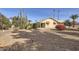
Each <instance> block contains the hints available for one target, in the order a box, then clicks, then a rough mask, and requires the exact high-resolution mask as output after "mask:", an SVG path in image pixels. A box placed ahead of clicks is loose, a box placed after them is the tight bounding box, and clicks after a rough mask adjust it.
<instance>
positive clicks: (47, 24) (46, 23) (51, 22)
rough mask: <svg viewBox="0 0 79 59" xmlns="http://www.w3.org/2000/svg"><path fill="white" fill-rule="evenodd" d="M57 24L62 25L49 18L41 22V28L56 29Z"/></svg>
mask: <svg viewBox="0 0 79 59" xmlns="http://www.w3.org/2000/svg"><path fill="white" fill-rule="evenodd" d="M57 24H61V23H60V22H59V21H57V20H55V19H53V18H47V19H44V20H42V21H40V27H41V28H51V29H55V26H56V25H57Z"/></svg>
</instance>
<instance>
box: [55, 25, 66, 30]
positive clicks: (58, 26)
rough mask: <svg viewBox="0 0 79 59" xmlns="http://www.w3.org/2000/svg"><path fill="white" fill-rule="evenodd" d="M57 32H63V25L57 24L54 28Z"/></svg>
mask: <svg viewBox="0 0 79 59" xmlns="http://www.w3.org/2000/svg"><path fill="white" fill-rule="evenodd" d="M55 28H56V29H57V30H65V25H62V24H59V25H56V27H55Z"/></svg>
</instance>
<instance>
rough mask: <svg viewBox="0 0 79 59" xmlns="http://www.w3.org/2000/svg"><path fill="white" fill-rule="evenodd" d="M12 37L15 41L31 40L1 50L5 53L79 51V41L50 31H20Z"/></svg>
mask: <svg viewBox="0 0 79 59" xmlns="http://www.w3.org/2000/svg"><path fill="white" fill-rule="evenodd" d="M17 33H18V34H16V35H11V36H12V37H13V39H17V40H18V39H20V38H24V39H30V40H25V41H24V43H19V42H15V43H14V44H13V45H11V46H6V47H4V48H1V49H0V50H4V51H79V41H77V40H73V39H72V40H71V39H66V38H62V37H60V36H57V35H55V34H53V33H50V32H48V31H42V30H32V32H26V31H19V32H17Z"/></svg>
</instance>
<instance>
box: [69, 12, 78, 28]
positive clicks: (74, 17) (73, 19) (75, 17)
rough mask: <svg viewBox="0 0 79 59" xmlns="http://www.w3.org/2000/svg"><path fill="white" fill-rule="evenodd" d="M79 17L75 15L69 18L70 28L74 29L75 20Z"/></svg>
mask: <svg viewBox="0 0 79 59" xmlns="http://www.w3.org/2000/svg"><path fill="white" fill-rule="evenodd" d="M78 17H79V16H78V15H77V14H76V15H72V16H71V17H70V18H71V19H72V26H73V28H74V27H75V20H76V19H77V18H78Z"/></svg>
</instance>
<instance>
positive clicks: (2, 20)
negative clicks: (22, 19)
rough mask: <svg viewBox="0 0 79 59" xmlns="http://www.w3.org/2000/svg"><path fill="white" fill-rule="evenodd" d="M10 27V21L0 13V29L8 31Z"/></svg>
mask: <svg viewBox="0 0 79 59" xmlns="http://www.w3.org/2000/svg"><path fill="white" fill-rule="evenodd" d="M10 26H11V22H10V20H9V19H8V18H7V17H6V16H4V15H3V14H2V13H0V29H8V28H9V27H10Z"/></svg>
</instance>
